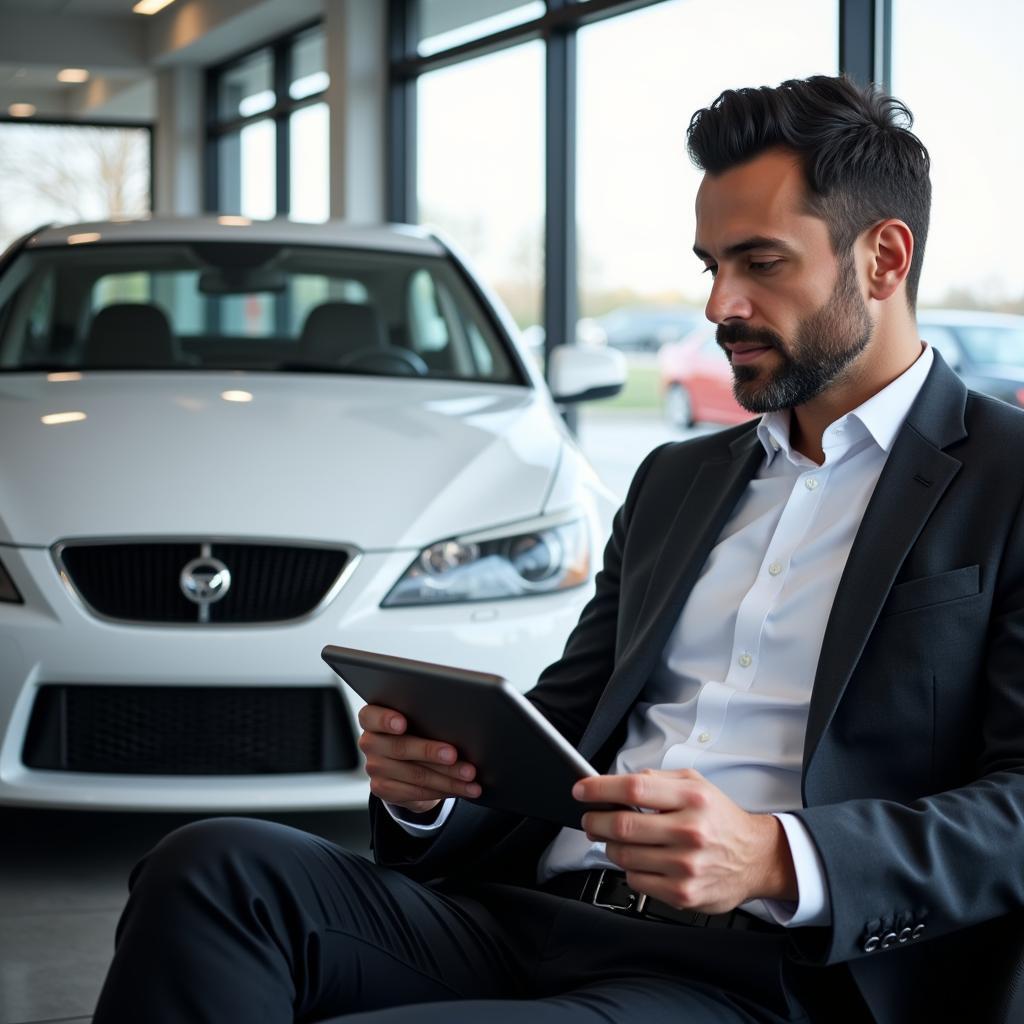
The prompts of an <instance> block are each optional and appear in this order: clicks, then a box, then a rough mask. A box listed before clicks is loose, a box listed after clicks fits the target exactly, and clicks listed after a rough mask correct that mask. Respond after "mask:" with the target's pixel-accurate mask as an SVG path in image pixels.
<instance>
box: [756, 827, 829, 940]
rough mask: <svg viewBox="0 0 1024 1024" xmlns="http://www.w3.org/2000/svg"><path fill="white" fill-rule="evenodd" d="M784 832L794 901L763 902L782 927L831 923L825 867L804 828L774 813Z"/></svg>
mask: <svg viewBox="0 0 1024 1024" xmlns="http://www.w3.org/2000/svg"><path fill="white" fill-rule="evenodd" d="M773 817H775V818H778V820H779V823H780V824H781V825H782V828H783V830H784V831H785V833H786V839H787V841H788V842H789V852H790V853H791V854H792V856H793V867H794V868H795V869H796V885H797V894H798V895H797V901H796V902H795V903H794V902H792V901H790V900H762V902H763V903H764V905H765V908H766V909H767V910H768V913H769V914H771V915H772V917H773V918H775V923H776V924H780V925H782V926H783V927H784V928H801V927H805V926H809V925H815V926H824V925H829V924H831V923H832V905H831V903H830V902H829V898H828V888H827V887H826V885H825V865H824V864H822V862H821V856H820V854H819V853H818V848H817V847H816V846H815V845H814V840H813V839H811V834H810V833H809V832H808V831H807V826H806V825H804V823H803V822H802V821H801V820H800V819H799V818H798V817H796V815H793V814H776V815H773Z"/></svg>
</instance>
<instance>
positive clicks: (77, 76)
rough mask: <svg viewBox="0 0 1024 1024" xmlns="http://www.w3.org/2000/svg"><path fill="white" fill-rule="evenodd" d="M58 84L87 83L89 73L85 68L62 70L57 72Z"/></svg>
mask: <svg viewBox="0 0 1024 1024" xmlns="http://www.w3.org/2000/svg"><path fill="white" fill-rule="evenodd" d="M57 81H58V82H88V81H89V72H88V71H86V70H85V68H64V69H63V70H61V71H58V72H57Z"/></svg>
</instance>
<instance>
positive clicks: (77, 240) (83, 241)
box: [68, 231, 100, 245]
mask: <svg viewBox="0 0 1024 1024" xmlns="http://www.w3.org/2000/svg"><path fill="white" fill-rule="evenodd" d="M99 240H100V233H99V232H98V231H82V232H81V233H79V234H77V235H68V245H88V243H89V242H98V241H99Z"/></svg>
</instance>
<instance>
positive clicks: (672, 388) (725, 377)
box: [658, 324, 753, 427]
mask: <svg viewBox="0 0 1024 1024" xmlns="http://www.w3.org/2000/svg"><path fill="white" fill-rule="evenodd" d="M658 369H659V371H660V374H661V396H662V408H663V409H664V410H665V415H666V417H667V418H668V419H669V420H670V421H671V422H672V423H674V424H675V425H676V426H677V427H689V426H690V425H691V424H693V423H722V424H725V425H732V424H734V423H745V422H746V421H747V420H749V419H753V414H752V413H749V412H747V410H746V409H744V408H743V407H742V406H741V405H740V404H739V403H738V402H737V401H736V399H735V398H733V395H732V369H731V368H730V366H729V360H728V357H727V356H726V354H725V353H724V352H723V351H722V349H721V348H720V347H719V345H718V342H717V341H715V328H714V325H713V324H707V325H706V326H702V327H698V328H696V329H695V330H693V331H691V332H690V333H689V334H688V335H686V337H685V338H683V339H681V340H680V341H673V342H670V343H669V344H667V345H662V347H661V348H660V349H659V350H658Z"/></svg>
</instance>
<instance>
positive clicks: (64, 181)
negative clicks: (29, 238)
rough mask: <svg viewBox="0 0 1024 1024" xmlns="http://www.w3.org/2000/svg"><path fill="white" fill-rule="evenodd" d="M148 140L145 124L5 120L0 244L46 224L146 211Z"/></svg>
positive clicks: (0, 137)
mask: <svg viewBox="0 0 1024 1024" xmlns="http://www.w3.org/2000/svg"><path fill="white" fill-rule="evenodd" d="M149 143H150V135H149V132H148V131H146V130H145V129H140V128H93V127H81V126H74V125H43V124H0V196H2V197H3V199H2V201H0V249H2V248H3V247H5V246H6V245H7V243H8V242H10V241H12V240H13V239H14V238H17V237H18V236H19V235H23V234H25V232H27V231H31V230H32V229H33V228H37V227H39V225H40V224H45V223H47V222H57V223H71V222H76V221H90V220H106V219H108V218H110V217H139V216H143V215H144V214H146V213H148V212H149V208H150V196H149V183H150V173H151V169H150V146H149Z"/></svg>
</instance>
